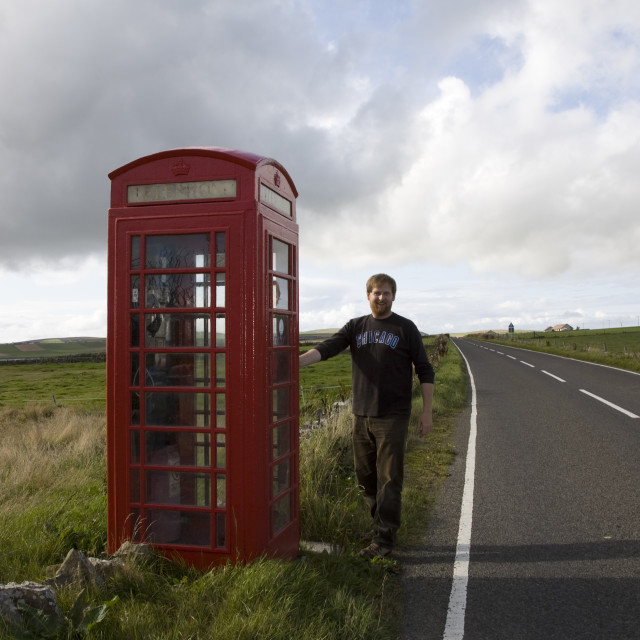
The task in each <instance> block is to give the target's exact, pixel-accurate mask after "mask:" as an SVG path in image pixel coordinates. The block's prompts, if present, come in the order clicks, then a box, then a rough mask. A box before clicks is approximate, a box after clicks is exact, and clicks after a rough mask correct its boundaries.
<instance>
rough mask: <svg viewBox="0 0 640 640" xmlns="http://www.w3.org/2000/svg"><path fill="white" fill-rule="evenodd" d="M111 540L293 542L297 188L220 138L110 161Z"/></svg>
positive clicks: (240, 550) (221, 546) (166, 548)
mask: <svg viewBox="0 0 640 640" xmlns="http://www.w3.org/2000/svg"><path fill="white" fill-rule="evenodd" d="M109 177H110V179H111V208H110V210H109V245H108V248H109V305H108V307H109V319H108V340H107V465H108V471H107V480H108V550H109V552H111V553H113V552H115V550H116V549H117V548H118V547H119V546H120V545H121V544H122V542H124V541H125V540H133V541H139V542H147V543H150V544H152V545H154V546H155V547H157V548H158V549H159V550H160V551H161V552H163V553H165V554H167V555H176V554H177V555H180V556H182V557H183V558H184V559H185V560H186V561H187V562H189V563H191V564H193V565H195V566H198V567H201V568H206V567H209V566H211V565H214V564H219V563H221V562H226V561H229V560H231V561H234V562H235V561H247V560H251V559H253V558H255V557H257V556H259V555H262V554H267V555H272V556H277V557H285V558H287V557H289V558H290V557H294V556H295V555H297V552H298V544H299V520H298V496H299V492H298V383H297V380H298V368H297V367H298V358H297V354H298V226H297V223H296V198H297V195H298V194H297V191H296V188H295V185H294V184H293V181H292V180H291V178H290V176H289V174H288V172H287V171H286V169H285V168H284V167H283V166H282V165H280V164H279V163H278V162H276V161H275V160H273V159H271V158H266V157H262V156H258V155H254V154H251V153H245V152H241V151H232V150H228V149H221V148H217V147H194V148H184V149H175V150H170V151H164V152H160V153H156V154H153V155H150V156H146V157H143V158H139V159H138V160H135V161H133V162H131V163H129V164H127V165H125V166H123V167H120V168H119V169H116V170H115V171H113V172H112V173H111V174H109Z"/></svg>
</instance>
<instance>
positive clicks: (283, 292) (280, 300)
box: [273, 278, 289, 309]
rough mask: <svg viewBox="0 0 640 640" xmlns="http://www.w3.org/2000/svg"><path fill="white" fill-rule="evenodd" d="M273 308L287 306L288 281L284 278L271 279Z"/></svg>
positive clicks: (285, 307) (284, 307)
mask: <svg viewBox="0 0 640 640" xmlns="http://www.w3.org/2000/svg"><path fill="white" fill-rule="evenodd" d="M273 308H274V309H288V308H289V281H288V280H286V279H285V278H274V279H273Z"/></svg>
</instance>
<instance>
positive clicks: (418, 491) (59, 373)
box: [0, 348, 466, 640]
mask: <svg viewBox="0 0 640 640" xmlns="http://www.w3.org/2000/svg"><path fill="white" fill-rule="evenodd" d="M347 359H348V356H347ZM330 362H331V361H329V362H327V363H322V364H321V365H320V366H317V369H318V370H322V369H323V368H326V365H328V364H329V363H330ZM337 365H338V366H337V368H336V370H334V369H333V368H331V367H329V368H326V372H325V374H324V377H323V375H319V376H318V379H317V381H316V383H317V384H318V386H331V383H333V382H335V381H336V380H341V381H342V384H343V385H345V386H346V385H347V384H348V383H350V377H349V374H348V369H347V373H346V375H347V376H348V377H347V380H346V381H345V380H344V379H343V378H341V377H340V376H341V375H342V376H344V373H345V372H344V371H343V372H342V374H340V373H338V369H340V367H342V368H343V369H344V363H340V362H338V363H337ZM29 366H30V365H15V366H7V367H0V373H1V372H2V370H3V369H10V370H12V371H14V372H15V371H19V370H20V369H22V371H23V374H22V383H21V384H22V387H14V388H13V396H12V397H13V400H12V402H13V403H15V404H19V398H21V399H22V404H23V406H22V407H21V408H14V407H13V406H5V408H4V409H0V583H5V582H8V581H16V582H22V581H24V580H36V581H42V580H43V579H44V576H45V571H46V567H47V566H48V565H53V564H56V563H59V562H61V561H62V560H63V559H64V556H65V555H66V553H67V551H68V550H69V548H70V547H72V546H77V547H78V548H80V549H82V550H83V551H85V552H86V553H88V554H93V553H98V552H100V551H101V550H102V549H103V548H104V541H105V539H106V513H105V511H106V485H105V473H106V472H105V456H104V450H105V417H104V410H103V409H100V410H95V409H94V410H88V409H86V408H84V409H83V408H79V406H78V405H73V404H72V403H68V404H67V405H66V406H65V407H63V408H61V407H59V406H58V407H55V406H53V404H52V403H46V404H45V405H44V406H39V405H37V404H35V402H34V399H33V394H34V393H35V389H37V388H43V389H47V388H49V387H51V386H52V385H54V384H57V379H60V378H64V375H63V374H65V372H70V375H71V377H74V376H75V377H76V378H77V377H78V369H77V368H76V365H71V364H58V365H55V367H54V369H52V370H46V371H45V370H43V368H44V367H45V365H40V366H34V368H33V369H28V368H24V367H29ZM47 366H48V365H47ZM313 368H314V367H308V368H306V369H309V370H311V369H313ZM306 369H305V370H306ZM305 370H303V371H305ZM29 371H30V372H31V374H32V378H33V380H32V381H31V382H29V380H28V378H29V376H28V375H27V373H28V372H29ZM99 372H100V373H99ZM101 376H102V377H101ZM4 383H6V380H5V382H4ZM100 389H104V365H102V369H101V368H100V366H98V367H97V368H96V370H95V377H93V382H91V383H87V388H86V389H85V391H86V393H87V396H91V395H97V393H98V390H100ZM465 399H466V379H465V375H464V371H463V367H462V363H461V358H460V356H459V354H458V352H457V350H456V349H454V348H451V349H449V354H448V355H447V356H446V357H445V358H444V359H443V360H441V361H440V363H439V365H438V373H437V381H436V395H435V399H434V417H435V420H434V430H433V432H432V433H431V434H430V435H429V436H428V437H426V438H424V439H421V438H418V437H417V435H415V434H414V433H412V435H411V436H410V439H409V445H408V446H409V451H408V456H407V463H406V481H405V494H404V502H403V513H404V524H403V526H402V527H401V529H400V532H399V544H400V546H404V547H411V546H413V545H417V544H420V541H421V539H422V538H423V537H424V533H425V531H426V529H427V526H428V520H429V517H430V514H431V511H432V509H433V505H434V504H435V501H436V498H437V494H438V491H439V488H440V485H441V483H442V481H443V479H444V478H445V477H446V474H447V469H448V466H449V464H450V462H451V460H452V458H453V456H454V455H455V450H454V447H453V444H452V433H453V429H454V423H455V415H456V413H457V412H458V411H459V409H460V408H461V407H462V406H464V402H465ZM413 425H415V421H414V423H413ZM350 426H351V421H350V416H349V415H348V414H347V413H346V412H344V411H343V412H342V413H337V414H335V415H333V416H332V417H331V419H330V420H329V423H328V425H327V426H326V427H324V428H321V429H316V430H313V431H312V432H311V433H309V434H308V435H304V436H303V437H302V438H301V446H300V477H301V501H300V513H301V528H302V538H303V539H306V540H313V541H319V540H323V541H326V542H330V543H333V544H334V545H338V546H339V547H341V549H342V552H341V553H339V554H338V555H328V554H316V553H312V552H310V551H308V550H306V551H304V558H305V559H304V560H298V561H294V562H282V561H277V560H271V559H267V558H261V559H260V560H258V561H256V562H254V563H252V564H251V565H247V566H245V565H242V564H238V565H235V566H231V565H226V566H221V567H218V568H216V569H214V570H212V571H209V572H206V573H200V572H197V571H195V570H193V569H191V568H189V567H186V566H182V565H179V564H171V563H169V562H167V561H164V560H163V561H160V560H158V561H157V562H155V563H152V564H151V565H142V566H137V565H127V567H126V571H125V572H124V574H123V575H121V576H120V577H119V578H118V579H116V580H114V581H113V582H112V583H110V585H109V591H108V593H98V592H95V591H94V592H90V593H89V596H90V600H91V602H92V603H93V604H95V605H99V604H100V603H104V602H107V601H111V599H112V598H113V597H114V596H117V597H118V601H117V602H116V603H115V604H113V605H112V606H111V607H110V608H109V610H108V613H107V616H106V619H105V620H104V621H103V622H101V623H100V624H99V625H97V626H96V627H94V628H93V629H92V630H91V631H89V633H88V635H87V637H88V638H104V639H109V640H119V639H125V638H126V639H127V640H134V639H136V638H140V639H142V638H144V639H145V640H153V639H155V638H158V639H160V638H162V639H163V640H164V639H171V638H176V639H177V638H194V639H195V638H203V639H204V638H206V639H207V640H209V639H211V640H216V639H218V638H220V639H222V638H224V639H225V640H226V639H228V638H234V640H235V639H244V638H246V639H254V638H255V639H258V638H259V639H260V640H263V639H278V638H283V639H284V638H286V639H287V640H289V639H290V638H292V637H295V638H299V639H301V640H320V639H322V640H343V639H344V640H351V639H353V640H356V639H358V640H360V639H363V638H366V639H368V640H369V639H370V640H378V639H379V640H390V639H391V638H395V637H397V634H398V630H399V626H398V625H399V624H400V622H401V620H402V602H403V594H402V591H401V588H400V583H399V581H398V579H397V572H398V571H401V567H399V566H398V565H397V563H396V562H395V561H393V560H383V561H380V562H378V561H374V562H367V561H365V560H364V559H362V558H360V557H358V556H357V555H356V554H355V553H354V552H355V551H357V550H358V549H359V544H358V542H357V540H356V532H358V531H361V530H363V529H365V528H368V516H367V514H366V512H365V511H366V510H365V508H364V505H363V503H362V500H361V499H360V496H359V494H358V492H357V489H356V487H355V480H354V476H353V467H352V460H351V458H352V452H351V443H350ZM77 595H78V594H77V590H76V591H74V590H70V591H63V592H61V593H60V594H59V600H60V604H61V606H62V608H63V610H64V611H65V612H66V613H67V614H68V615H69V612H70V610H71V608H72V605H73V602H74V600H75V599H76V597H77ZM11 637H14V636H13V635H11V634H10V633H9V632H8V631H7V630H6V629H5V630H3V629H2V625H1V624H0V638H2V639H3V640H4V639H5V638H11ZM36 637H43V636H36Z"/></svg>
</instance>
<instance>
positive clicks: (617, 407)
mask: <svg viewBox="0 0 640 640" xmlns="http://www.w3.org/2000/svg"><path fill="white" fill-rule="evenodd" d="M580 391H581V392H582V393H586V394H587V395H588V396H591V397H592V398H595V399H596V400H599V401H600V402H603V403H604V404H606V405H607V406H609V407H611V408H612V409H615V410H616V411H620V413H624V414H625V415H626V416H629V417H630V418H640V416H637V415H636V414H635V413H631V411H627V410H626V409H623V408H622V407H619V406H618V405H617V404H613V402H609V401H608V400H605V399H604V398H601V397H600V396H597V395H596V394H595V393H591V392H589V391H586V390H585V389H580Z"/></svg>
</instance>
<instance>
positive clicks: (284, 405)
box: [273, 387, 289, 422]
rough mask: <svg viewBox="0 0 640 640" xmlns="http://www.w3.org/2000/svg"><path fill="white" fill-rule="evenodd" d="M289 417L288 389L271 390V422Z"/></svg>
mask: <svg viewBox="0 0 640 640" xmlns="http://www.w3.org/2000/svg"><path fill="white" fill-rule="evenodd" d="M288 417H289V387H283V388H281V389H274V390H273V421H274V422H278V421H279V420H283V419H284V418H288Z"/></svg>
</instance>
